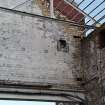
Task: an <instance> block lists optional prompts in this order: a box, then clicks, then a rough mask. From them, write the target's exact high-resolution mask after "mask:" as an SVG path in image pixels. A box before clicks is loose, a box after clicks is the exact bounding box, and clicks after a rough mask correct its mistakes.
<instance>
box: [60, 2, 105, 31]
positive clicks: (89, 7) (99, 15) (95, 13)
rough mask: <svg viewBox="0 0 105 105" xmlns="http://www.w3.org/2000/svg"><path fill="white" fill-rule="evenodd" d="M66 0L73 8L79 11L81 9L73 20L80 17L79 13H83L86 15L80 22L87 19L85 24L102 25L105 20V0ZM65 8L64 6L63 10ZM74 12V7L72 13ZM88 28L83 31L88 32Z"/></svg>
mask: <svg viewBox="0 0 105 105" xmlns="http://www.w3.org/2000/svg"><path fill="white" fill-rule="evenodd" d="M64 1H65V2H66V3H68V4H69V5H70V6H72V7H73V8H75V9H76V10H77V11H79V12H78V13H77V14H75V15H74V16H73V17H72V18H71V19H70V20H73V19H74V18H76V17H78V16H79V14H80V13H81V14H83V15H84V17H82V18H81V19H80V20H79V21H78V24H80V22H81V21H83V20H85V25H92V26H95V27H97V25H98V26H100V25H101V24H103V23H104V22H105V6H104V5H105V0H90V1H88V0H64ZM65 8H66V7H65ZM65 8H63V9H62V11H64V10H65ZM72 12H73V9H71V11H70V13H72ZM60 13H61V12H60ZM88 30H89V29H85V30H84V32H83V33H86V32H87V31H88Z"/></svg>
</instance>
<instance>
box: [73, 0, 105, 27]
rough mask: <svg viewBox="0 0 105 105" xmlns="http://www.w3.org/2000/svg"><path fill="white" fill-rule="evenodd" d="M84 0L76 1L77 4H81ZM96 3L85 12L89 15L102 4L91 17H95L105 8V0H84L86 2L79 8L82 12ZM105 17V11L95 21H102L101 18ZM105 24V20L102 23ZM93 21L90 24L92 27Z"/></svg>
mask: <svg viewBox="0 0 105 105" xmlns="http://www.w3.org/2000/svg"><path fill="white" fill-rule="evenodd" d="M81 1H82V0H75V2H76V3H77V4H79V3H80V2H81ZM92 1H94V2H93V3H92V4H91V5H90V6H88V7H87V8H86V9H85V10H84V12H86V13H87V14H89V13H90V12H91V11H92V10H93V9H94V8H96V7H97V6H98V5H99V4H100V3H102V2H103V3H102V4H101V5H100V6H99V7H98V8H97V9H95V10H94V11H93V12H92V13H91V14H90V16H91V17H94V16H95V15H96V14H97V13H98V12H100V11H102V10H103V9H104V8H105V0H84V2H82V4H81V5H80V6H79V8H80V9H81V10H83V9H84V8H85V7H86V6H87V5H88V4H89V3H90V2H92ZM104 15H105V9H104V10H103V11H102V12H101V13H100V14H99V15H97V16H96V17H95V18H94V19H95V20H98V19H100V17H102V16H104ZM88 20H89V18H86V21H88ZM104 22H105V18H104V19H103V20H102V21H100V23H104ZM91 23H92V21H90V22H89V23H88V24H90V25H91Z"/></svg>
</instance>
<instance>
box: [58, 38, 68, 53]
mask: <svg viewBox="0 0 105 105" xmlns="http://www.w3.org/2000/svg"><path fill="white" fill-rule="evenodd" d="M57 50H58V51H63V52H69V45H68V43H67V41H66V40H65V39H59V40H58V41H57Z"/></svg>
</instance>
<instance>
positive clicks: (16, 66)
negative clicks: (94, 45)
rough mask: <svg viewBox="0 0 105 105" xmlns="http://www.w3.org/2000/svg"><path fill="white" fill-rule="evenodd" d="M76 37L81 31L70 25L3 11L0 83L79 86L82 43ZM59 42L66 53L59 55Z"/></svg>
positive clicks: (0, 43)
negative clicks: (62, 43)
mask: <svg viewBox="0 0 105 105" xmlns="http://www.w3.org/2000/svg"><path fill="white" fill-rule="evenodd" d="M10 3H11V2H8V5H10V7H11V4H10ZM14 3H15V2H14ZM2 5H4V4H2ZM5 5H7V4H5ZM16 5H17V3H16ZM11 8H12V7H11ZM26 8H27V9H26ZM24 10H25V11H28V10H30V9H28V7H24ZM34 10H35V12H36V11H37V10H36V9H35V8H34ZM34 10H33V11H34ZM38 11H41V10H40V9H38ZM40 13H41V12H40ZM75 35H76V36H80V35H81V30H80V28H79V27H76V26H71V25H69V23H64V22H57V21H54V20H50V19H47V20H46V19H45V18H40V17H39V18H38V17H28V16H23V15H19V14H12V13H5V12H2V11H1V12H0V80H1V81H10V82H11V81H13V83H14V82H20V83H24V82H28V83H41V84H42V83H43V84H61V85H64V84H65V86H78V85H77V82H76V81H75V78H76V77H79V76H80V74H79V73H80V70H81V56H80V55H81V50H80V48H81V41H80V38H74V37H73V36H75ZM60 39H63V40H64V41H65V42H66V46H67V47H68V50H67V52H65V51H62V50H61V51H58V49H57V44H58V42H59V40H60ZM69 88H70V87H69Z"/></svg>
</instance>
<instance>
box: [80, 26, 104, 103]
mask: <svg viewBox="0 0 105 105" xmlns="http://www.w3.org/2000/svg"><path fill="white" fill-rule="evenodd" d="M101 29H102V28H98V29H97V30H95V31H94V32H93V33H92V34H91V35H90V36H89V37H87V38H85V39H83V41H82V49H83V50H82V51H83V52H82V57H83V60H82V67H83V68H82V69H83V73H84V81H85V83H84V84H83V86H84V88H85V89H86V91H87V97H88V99H89V105H103V93H104V92H103V89H104V85H103V83H104V77H105V76H104V74H105V48H104V47H103V48H100V46H101V43H104V42H102V41H101V43H100V36H101V34H100V31H101ZM103 38H104V37H103ZM90 101H91V102H90Z"/></svg>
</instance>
